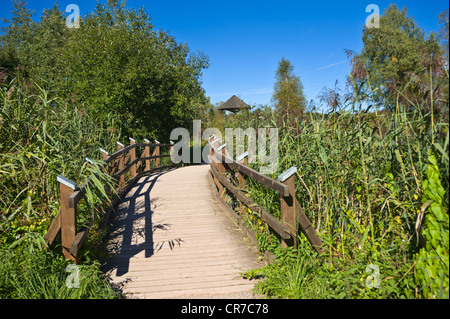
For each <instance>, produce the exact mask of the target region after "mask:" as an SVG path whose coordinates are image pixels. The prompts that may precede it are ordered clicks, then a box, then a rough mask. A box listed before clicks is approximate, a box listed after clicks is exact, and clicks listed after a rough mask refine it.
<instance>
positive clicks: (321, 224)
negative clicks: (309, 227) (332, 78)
mask: <svg viewBox="0 0 450 319" xmlns="http://www.w3.org/2000/svg"><path fill="white" fill-rule="evenodd" d="M399 94H401V92H399ZM441 102H442V101H441ZM431 103H433V100H431ZM370 104H371V101H370V97H366V96H364V97H363V96H360V95H357V94H355V95H354V96H353V98H352V99H349V100H347V101H346V102H344V103H343V104H341V105H339V106H338V107H337V112H331V113H328V114H317V113H309V114H308V115H307V116H306V117H304V118H303V119H295V120H294V121H292V120H290V119H288V118H286V117H284V118H279V119H277V115H276V114H273V115H272V116H271V115H270V114H266V115H265V116H264V118H265V121H264V122H263V123H261V121H260V120H259V125H260V126H271V125H272V126H273V125H274V124H276V123H280V122H281V124H278V128H279V169H278V172H277V173H276V174H273V176H272V177H273V178H276V176H277V175H278V174H280V173H281V172H283V171H284V170H286V169H288V168H289V167H291V166H296V167H297V168H298V172H297V175H296V196H297V199H298V200H299V202H300V203H301V205H302V207H303V209H304V211H305V212H306V213H307V215H308V217H309V218H310V220H311V222H312V223H313V225H314V226H315V228H316V230H317V231H318V233H319V234H320V236H321V238H322V240H323V242H324V244H325V247H326V250H327V252H326V253H325V255H324V256H323V258H325V260H326V262H327V267H325V268H326V269H325V268H323V267H322V266H317V267H316V266H314V267H312V268H311V266H310V264H309V261H310V259H311V258H313V257H310V256H307V255H305V253H304V251H299V252H298V254H297V255H295V254H293V253H292V252H289V254H291V255H293V256H292V258H293V259H292V261H290V262H287V263H279V264H277V265H276V266H275V267H273V266H269V267H268V268H267V269H266V281H264V282H263V283H262V284H261V285H260V287H262V290H263V292H265V293H268V294H269V295H271V296H273V297H313V296H314V294H309V293H305V294H302V293H301V291H302V290H303V289H300V286H301V285H300V284H296V285H293V286H292V287H291V288H288V289H287V290H283V289H284V288H286V287H284V288H283V289H281V290H280V289H278V290H277V289H275V290H273V289H272V288H274V287H275V286H277V285H282V286H283V285H291V284H292V283H293V282H292V281H294V282H295V281H296V280H298V278H299V275H300V274H301V273H302V272H303V271H307V272H308V274H309V275H311V274H314V277H315V278H316V279H311V277H309V279H305V280H309V281H311V280H312V281H313V282H314V285H316V286H318V287H325V286H326V287H328V288H327V289H326V290H325V291H326V292H327V293H323V294H320V296H321V297H324V298H327V297H331V296H334V297H350V298H357V297H363V298H364V297H384V298H400V297H411V298H412V297H420V296H421V295H420V293H418V292H419V291H420V288H421V287H416V283H415V281H414V265H415V261H416V260H415V259H414V253H415V252H417V251H418V250H419V249H420V248H421V247H422V246H423V242H422V241H423V238H421V237H420V236H419V237H420V238H417V234H419V232H417V231H416V221H417V218H418V214H419V213H420V211H421V208H422V204H423V203H422V202H421V200H422V196H423V182H424V180H425V179H426V175H425V170H426V167H427V164H428V153H429V151H430V150H431V151H432V152H434V154H436V156H437V157H438V166H439V171H440V172H441V174H442V179H441V182H442V185H443V188H444V189H445V191H446V193H447V195H448V141H449V137H448V136H449V133H448V122H445V121H444V118H446V116H445V114H446V112H448V101H444V103H443V105H444V107H443V108H442V113H440V114H436V112H433V105H431V107H429V108H427V109H429V110H431V111H429V112H427V113H425V112H423V111H422V110H423V109H424V108H423V107H422V106H423V105H413V107H411V105H408V107H406V106H405V105H402V104H401V103H399V102H397V104H396V105H395V107H394V108H393V111H375V112H367V111H364V110H365V109H367V105H370ZM232 121H233V123H231V124H229V125H234V126H239V125H241V127H245V125H246V124H247V123H250V125H251V124H253V125H255V124H256V123H257V121H256V120H255V119H254V120H250V121H249V120H248V118H247V119H239V118H237V117H235V118H233V119H232ZM288 123H291V124H288ZM242 125H243V126H242ZM254 168H256V169H257V168H258V164H255V165H254ZM247 182H248V184H249V185H250V190H249V195H250V196H251V197H252V198H253V199H254V200H255V201H257V202H258V203H259V204H261V205H262V206H264V207H265V208H266V209H267V210H268V211H270V212H271V213H272V214H274V215H275V216H277V215H278V214H279V200H278V196H277V194H274V192H273V191H270V190H268V189H267V188H265V187H263V186H261V185H258V184H257V183H254V182H252V180H248V181H247ZM444 198H445V199H446V200H445V203H444V204H443V205H444V207H445V211H446V212H447V215H446V216H447V217H446V218H447V219H446V223H445V222H444V224H443V225H444V228H445V227H447V228H446V229H448V197H447V196H445V197H444ZM445 225H446V226H445ZM259 236H260V237H264V234H260V235H259ZM266 236H267V237H270V236H269V235H268V234H267V235H266ZM270 238H271V241H272V242H273V237H270ZM302 238H303V236H301V238H300V239H302ZM303 241H305V239H304V238H303ZM266 242H267V241H266ZM417 243H419V244H417ZM267 247H269V246H267V245H266V247H264V248H267ZM271 247H277V245H274V244H272V245H271ZM447 254H448V252H447ZM295 256H296V257H295ZM314 258H315V257H314ZM303 259H305V260H303ZM447 259H448V257H447ZM322 260H323V259H322ZM370 264H375V265H378V266H379V268H380V275H381V279H382V285H381V289H378V290H377V289H372V290H370V289H369V288H367V287H366V285H365V279H366V278H367V276H368V275H369V274H368V273H366V272H365V269H366V266H367V265H370ZM305 267H306V268H305ZM303 268H305V269H310V270H305V269H303ZM447 268H448V267H447ZM311 269H313V270H311ZM331 270H335V271H337V273H335V272H331V273H330V271H331ZM286 276H289V278H291V279H288V278H286ZM301 276H303V277H305V275H303V274H302V275H301ZM349 276H350V277H349ZM445 276H446V277H445ZM445 276H444V279H443V280H445V281H446V285H445V284H444V287H445V286H446V287H448V269H447V272H446V275H445ZM303 277H302V278H303ZM306 277H308V276H306ZM306 277H305V278H306ZM319 278H320V280H322V281H323V282H321V281H320V280H319ZM327 278H328V279H327ZM332 278H334V279H333V280H336V284H335V285H334V286H333V285H332V284H331V282H330V280H331V279H332ZM355 278H356V279H357V280H354V282H352V283H350V282H349V280H353V279H355ZM317 280H319V281H317ZM346 282H347V283H346ZM338 283H339V284H338ZM325 284H326V285H325ZM321 289H322V288H321ZM447 295H448V288H447ZM316 297H317V296H316Z"/></svg>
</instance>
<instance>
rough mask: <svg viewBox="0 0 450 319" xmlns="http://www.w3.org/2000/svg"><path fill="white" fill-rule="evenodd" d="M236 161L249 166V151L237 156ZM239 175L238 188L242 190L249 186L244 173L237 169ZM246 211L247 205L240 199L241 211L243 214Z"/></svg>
mask: <svg viewBox="0 0 450 319" xmlns="http://www.w3.org/2000/svg"><path fill="white" fill-rule="evenodd" d="M236 162H238V163H241V164H243V165H245V166H247V162H248V151H246V152H244V153H242V154H241V155H239V156H238V157H236ZM237 176H238V188H239V190H240V191H242V190H243V189H244V188H245V186H247V183H246V182H245V179H244V176H243V175H242V173H241V172H239V171H237ZM244 211H245V206H244V205H242V203H241V202H240V201H239V212H240V213H241V214H242V213H244Z"/></svg>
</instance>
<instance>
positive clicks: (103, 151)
mask: <svg viewBox="0 0 450 319" xmlns="http://www.w3.org/2000/svg"><path fill="white" fill-rule="evenodd" d="M100 152H102V153H105V154H106V155H109V153H108V152H107V151H105V150H104V149H103V148H101V147H100Z"/></svg>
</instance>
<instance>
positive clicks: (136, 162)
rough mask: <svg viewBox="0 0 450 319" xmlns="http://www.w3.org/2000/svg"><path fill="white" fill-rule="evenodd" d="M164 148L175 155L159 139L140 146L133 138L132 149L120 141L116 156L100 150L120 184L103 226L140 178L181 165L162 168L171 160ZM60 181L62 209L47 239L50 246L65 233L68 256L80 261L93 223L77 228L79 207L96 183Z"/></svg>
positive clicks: (64, 248)
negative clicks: (165, 159) (116, 205)
mask: <svg viewBox="0 0 450 319" xmlns="http://www.w3.org/2000/svg"><path fill="white" fill-rule="evenodd" d="M161 147H170V152H169V153H171V152H172V150H173V143H172V142H171V143H170V144H161V143H159V142H158V141H156V140H155V143H150V141H148V140H145V143H136V141H135V140H134V139H132V138H130V145H128V146H125V145H123V144H122V143H120V142H117V151H116V152H115V153H113V154H109V153H108V152H107V151H105V150H103V149H100V152H101V159H102V161H101V163H100V165H101V169H102V170H103V171H104V172H106V173H107V174H109V175H110V176H111V177H112V178H113V179H114V180H116V181H117V182H118V186H117V187H116V189H115V190H114V191H113V190H111V189H109V190H107V191H109V193H110V194H115V195H114V197H113V199H112V201H111V204H110V205H109V206H108V207H107V209H106V210H105V211H104V216H103V226H104V225H106V223H107V222H108V220H109V216H110V214H111V212H112V210H113V207H114V205H115V204H116V203H117V201H118V200H120V198H121V197H122V196H123V195H124V194H126V193H127V192H128V190H129V189H130V187H131V186H132V185H133V184H134V182H135V181H137V179H139V178H140V177H141V176H143V175H145V174H149V173H151V172H154V171H156V170H160V169H165V168H170V167H174V166H177V164H173V165H167V166H161V158H164V157H170V154H165V155H163V154H161ZM151 149H153V152H151ZM137 151H140V153H141V154H140V156H138V155H137V153H138V152H137ZM86 160H87V161H88V162H90V163H91V164H92V165H97V164H95V163H94V162H93V161H92V160H90V159H89V158H86ZM57 180H58V182H59V183H60V204H61V208H60V210H59V212H58V214H57V215H56V216H55V218H54V219H53V221H52V223H51V225H50V227H49V229H48V230H47V233H46V235H45V236H44V238H45V240H46V242H47V244H48V245H49V246H50V245H52V244H53V243H54V241H55V239H56V237H57V235H58V233H59V232H60V231H61V245H62V252H63V255H64V257H65V258H67V259H71V260H75V261H77V260H78V257H79V252H80V248H81V245H82V244H83V242H84V240H85V239H86V236H87V234H88V232H89V230H90V228H91V226H92V220H91V222H90V223H88V224H87V225H84V226H83V227H81V228H80V229H77V205H78V202H79V201H80V200H81V199H82V198H83V196H84V194H85V193H86V190H87V187H88V185H91V184H92V178H91V177H89V178H88V179H87V180H86V181H85V182H84V183H83V184H82V185H81V186H78V185H77V184H76V183H75V182H73V181H71V180H69V179H67V178H66V177H64V176H62V175H60V176H58V177H57Z"/></svg>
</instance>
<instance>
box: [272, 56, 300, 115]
mask: <svg viewBox="0 0 450 319" xmlns="http://www.w3.org/2000/svg"><path fill="white" fill-rule="evenodd" d="M275 79H276V82H275V88H274V93H273V101H274V104H275V108H276V110H277V111H278V112H280V113H281V114H283V115H284V114H288V117H290V118H293V117H300V116H302V114H303V112H304V110H305V107H306V99H305V97H304V95H303V85H302V82H301V80H300V78H299V77H298V76H296V75H295V74H294V66H293V65H292V64H291V62H290V61H289V60H286V59H285V58H282V59H281V60H280V62H279V63H278V68H277V70H276V72H275Z"/></svg>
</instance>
